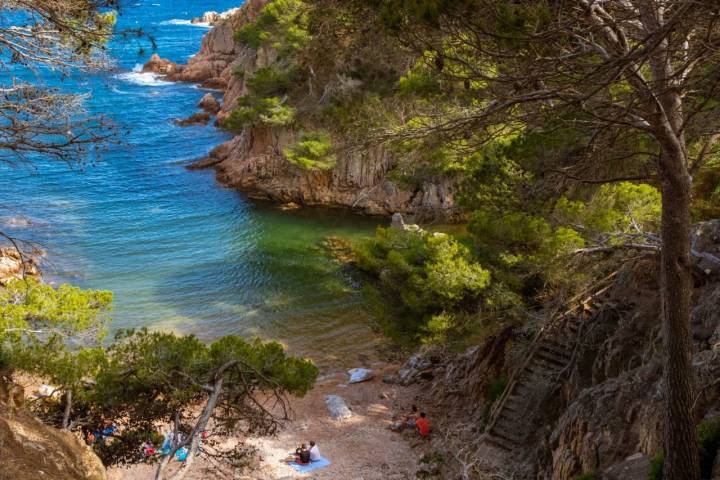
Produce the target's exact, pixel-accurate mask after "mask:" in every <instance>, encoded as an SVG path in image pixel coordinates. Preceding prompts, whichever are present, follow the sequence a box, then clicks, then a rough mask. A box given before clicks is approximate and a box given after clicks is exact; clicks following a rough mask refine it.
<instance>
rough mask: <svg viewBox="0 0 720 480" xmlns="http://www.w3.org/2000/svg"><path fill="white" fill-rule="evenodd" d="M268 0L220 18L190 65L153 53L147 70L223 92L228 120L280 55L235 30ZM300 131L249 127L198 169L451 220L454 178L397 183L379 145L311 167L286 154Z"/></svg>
mask: <svg viewBox="0 0 720 480" xmlns="http://www.w3.org/2000/svg"><path fill="white" fill-rule="evenodd" d="M266 1H267V0H251V1H248V2H246V3H245V4H244V5H243V6H242V7H241V8H240V9H238V10H237V11H235V12H234V13H233V14H232V15H231V16H230V17H229V18H228V19H226V20H221V21H218V22H217V23H216V24H215V25H214V27H213V28H212V29H211V30H210V31H209V32H208V33H207V34H206V35H205V37H204V38H203V41H202V46H201V48H200V51H199V52H198V54H197V55H195V56H194V57H192V58H191V59H190V60H189V61H188V63H187V65H178V64H175V63H173V62H169V61H167V60H163V59H162V58H160V57H159V56H157V55H153V57H152V58H151V59H150V61H149V62H148V63H147V64H146V65H145V71H152V72H155V73H160V74H163V75H166V76H167V77H168V78H169V79H171V80H175V81H185V82H195V83H200V84H202V85H204V86H206V87H210V88H218V89H221V90H222V91H223V101H222V105H221V109H220V111H219V112H218V113H217V117H218V119H223V118H225V117H227V115H228V114H229V112H230V111H231V110H232V109H233V108H234V107H235V106H236V104H237V99H238V98H239V97H240V96H241V95H244V94H246V93H247V85H246V79H248V78H250V77H251V76H252V74H253V73H254V72H255V71H256V70H257V69H258V68H261V67H263V66H266V65H268V64H269V63H271V62H273V61H274V60H275V57H276V54H275V52H274V51H273V50H272V49H269V48H266V47H261V48H259V49H258V50H254V49H252V48H248V47H246V46H243V45H240V44H238V43H236V42H235V41H234V39H233V34H234V32H235V31H236V30H238V29H239V28H240V27H241V26H243V25H244V24H245V23H246V22H248V21H252V20H253V19H254V18H255V17H256V16H257V14H258V12H259V11H260V10H261V9H262V7H263V6H264V4H265V3H266ZM298 135H299V132H298V131H296V129H294V128H292V127H273V128H270V127H247V128H245V129H243V130H242V131H241V132H240V133H239V134H238V135H237V136H235V138H233V139H232V140H230V141H229V142H227V143H225V144H223V145H220V146H219V147H218V148H215V149H214V150H213V151H212V152H211V153H210V156H209V157H208V158H207V159H203V160H202V161H200V162H199V163H198V164H197V165H196V166H197V167H207V166H214V167H215V168H216V170H217V173H218V175H217V176H218V179H219V180H220V182H222V183H223V184H225V185H227V186H229V187H232V188H237V189H239V190H242V191H243V192H246V193H247V194H248V195H249V196H251V197H253V198H258V199H266V200H272V201H276V202H295V203H298V204H302V205H324V206H333V207H346V208H351V209H353V210H356V211H359V212H363V213H367V214H375V215H390V214H392V213H395V212H401V213H406V214H415V215H416V216H418V218H420V219H425V220H429V219H443V220H444V219H448V218H449V217H451V216H452V215H453V213H454V201H453V195H452V192H451V190H452V189H451V186H450V184H449V183H448V182H445V181H435V182H433V181H428V182H424V183H423V184H422V185H419V186H413V187H408V186H405V185H401V184H399V183H397V182H394V181H392V180H390V179H389V178H388V173H389V172H390V170H391V169H392V168H393V167H394V166H395V164H396V159H395V158H394V156H393V155H392V154H391V153H389V152H388V151H387V150H386V149H384V148H382V147H380V146H378V147H371V148H367V149H365V150H364V151H362V152H357V151H354V152H351V153H340V154H338V155H337V163H336V165H335V167H334V168H333V169H331V170H307V169H304V168H301V167H298V166H295V165H293V164H291V163H290V162H288V161H287V160H285V158H284V157H283V155H282V153H281V152H282V151H283V149H284V148H286V147H287V146H288V145H290V144H292V143H293V141H294V140H296V139H297V137H298Z"/></svg>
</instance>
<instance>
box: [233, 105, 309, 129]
mask: <svg viewBox="0 0 720 480" xmlns="http://www.w3.org/2000/svg"><path fill="white" fill-rule="evenodd" d="M294 120H295V109H294V108H292V107H291V106H289V105H286V104H285V103H283V101H282V100H281V99H279V98H277V97H270V98H261V99H258V98H255V97H252V96H244V97H240V98H239V99H238V106H237V108H235V109H234V110H233V111H232V112H230V115H229V116H228V118H226V119H225V120H224V121H223V123H222V126H223V127H224V128H226V129H228V130H235V131H238V130H241V129H242V128H243V127H247V126H253V125H266V126H271V127H279V126H284V125H290V124H291V123H293V121H294Z"/></svg>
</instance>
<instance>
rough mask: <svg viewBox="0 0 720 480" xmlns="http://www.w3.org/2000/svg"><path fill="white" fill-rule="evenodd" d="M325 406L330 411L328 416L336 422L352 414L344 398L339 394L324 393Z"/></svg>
mask: <svg viewBox="0 0 720 480" xmlns="http://www.w3.org/2000/svg"><path fill="white" fill-rule="evenodd" d="M325 406H326V407H327V409H328V411H329V412H330V418H332V419H333V420H335V421H336V422H339V421H341V420H345V419H346V418H350V417H352V415H353V413H352V411H350V408H348V406H347V404H346V403H345V400H343V398H342V397H341V396H339V395H325Z"/></svg>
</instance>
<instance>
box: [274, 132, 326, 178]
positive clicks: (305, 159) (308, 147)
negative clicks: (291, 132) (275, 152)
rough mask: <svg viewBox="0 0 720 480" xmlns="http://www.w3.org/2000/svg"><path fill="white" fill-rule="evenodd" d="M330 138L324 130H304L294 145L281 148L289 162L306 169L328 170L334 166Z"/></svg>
mask: <svg viewBox="0 0 720 480" xmlns="http://www.w3.org/2000/svg"><path fill="white" fill-rule="evenodd" d="M332 152H333V145H332V139H331V138H330V135H328V134H326V133H324V132H305V133H303V134H302V135H301V136H300V139H299V140H298V141H297V143H295V144H294V145H292V146H290V147H288V148H286V149H285V150H283V155H284V156H285V158H286V159H287V161H289V162H290V163H293V164H295V165H298V166H300V167H302V168H305V169H308V170H328V169H331V168H333V167H334V166H335V155H334V154H333V153H332Z"/></svg>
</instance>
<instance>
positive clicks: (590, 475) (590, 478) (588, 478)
mask: <svg viewBox="0 0 720 480" xmlns="http://www.w3.org/2000/svg"><path fill="white" fill-rule="evenodd" d="M598 479H599V477H598V475H597V473H595V472H586V473H583V474H580V475H578V476H577V477H575V480H598Z"/></svg>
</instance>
